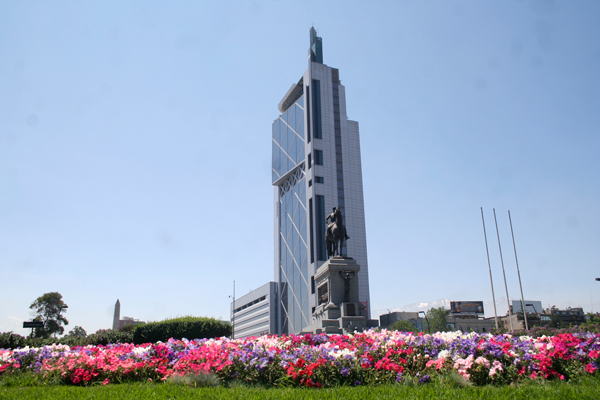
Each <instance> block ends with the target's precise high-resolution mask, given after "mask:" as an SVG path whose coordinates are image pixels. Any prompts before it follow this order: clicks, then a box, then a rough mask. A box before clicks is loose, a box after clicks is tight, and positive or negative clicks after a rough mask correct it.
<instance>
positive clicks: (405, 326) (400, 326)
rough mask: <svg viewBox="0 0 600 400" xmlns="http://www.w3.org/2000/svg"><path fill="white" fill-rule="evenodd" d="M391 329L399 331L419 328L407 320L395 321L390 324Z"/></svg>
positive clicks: (410, 330) (411, 330)
mask: <svg viewBox="0 0 600 400" xmlns="http://www.w3.org/2000/svg"><path fill="white" fill-rule="evenodd" d="M390 330H392V331H400V332H418V331H419V330H418V329H417V328H416V327H415V326H414V325H413V324H411V323H410V322H408V321H396V322H394V323H393V324H392V326H390Z"/></svg>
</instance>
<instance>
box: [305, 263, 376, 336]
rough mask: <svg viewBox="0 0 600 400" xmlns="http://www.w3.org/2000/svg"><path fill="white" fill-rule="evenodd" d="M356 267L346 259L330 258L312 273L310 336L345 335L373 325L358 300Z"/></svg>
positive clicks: (356, 265) (357, 266)
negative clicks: (314, 302)
mask: <svg viewBox="0 0 600 400" xmlns="http://www.w3.org/2000/svg"><path fill="white" fill-rule="evenodd" d="M359 271H360V265H358V264H357V263H356V261H355V260H354V259H352V258H349V257H332V258H330V259H329V260H328V261H327V262H326V263H324V264H323V265H321V267H320V268H319V269H318V270H317V273H316V274H315V286H316V290H317V307H316V308H315V311H314V312H313V316H312V317H313V320H312V325H311V326H310V328H309V330H310V331H312V332H313V333H321V332H325V333H331V334H349V333H353V332H354V331H358V332H361V331H363V330H365V329H367V328H369V327H371V326H377V325H376V324H375V325H373V322H374V321H368V320H367V318H368V312H367V308H366V307H365V306H364V305H363V304H362V303H361V302H360V301H359V297H358V272H359Z"/></svg>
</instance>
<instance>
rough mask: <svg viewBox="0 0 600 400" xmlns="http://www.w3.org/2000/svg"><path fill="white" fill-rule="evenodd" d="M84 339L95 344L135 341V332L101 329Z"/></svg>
mask: <svg viewBox="0 0 600 400" xmlns="http://www.w3.org/2000/svg"><path fill="white" fill-rule="evenodd" d="M84 339H87V344H91V345H94V346H97V345H99V344H102V345H107V344H109V343H133V332H124V331H115V330H112V329H100V330H98V331H96V333H93V334H91V335H89V336H88V337H87V338H84ZM65 344H67V343H65Z"/></svg>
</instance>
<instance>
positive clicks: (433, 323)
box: [425, 307, 449, 333]
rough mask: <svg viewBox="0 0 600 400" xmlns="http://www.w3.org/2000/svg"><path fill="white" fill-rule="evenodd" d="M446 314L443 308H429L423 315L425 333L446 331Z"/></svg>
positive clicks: (447, 328) (447, 327)
mask: <svg viewBox="0 0 600 400" xmlns="http://www.w3.org/2000/svg"><path fill="white" fill-rule="evenodd" d="M448 312H449V311H448V310H446V309H445V308H444V307H437V308H430V309H429V310H428V311H427V314H425V315H426V318H425V331H426V332H427V333H434V332H446V331H448V330H449V326H448Z"/></svg>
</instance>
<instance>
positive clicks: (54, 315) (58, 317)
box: [29, 292, 69, 338]
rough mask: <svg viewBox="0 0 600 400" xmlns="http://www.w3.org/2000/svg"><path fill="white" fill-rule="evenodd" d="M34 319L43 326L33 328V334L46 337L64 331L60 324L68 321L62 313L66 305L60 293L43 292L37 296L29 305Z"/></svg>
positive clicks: (66, 323)
mask: <svg viewBox="0 0 600 400" xmlns="http://www.w3.org/2000/svg"><path fill="white" fill-rule="evenodd" d="M29 308H30V309H32V310H33V314H34V315H35V320H36V321H42V322H43V323H44V327H43V328H35V336H36V337H43V338H47V337H50V335H54V337H56V335H57V334H59V335H60V334H62V333H63V332H64V331H65V328H63V327H62V326H61V325H68V324H69V321H68V320H67V319H66V318H65V316H64V315H63V313H65V312H66V311H65V309H66V308H67V305H66V304H65V302H64V301H63V300H62V294H60V293H58V292H50V293H45V294H44V295H42V296H40V297H38V298H37V299H36V300H35V301H34V302H33V303H31V305H30V306H29Z"/></svg>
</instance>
